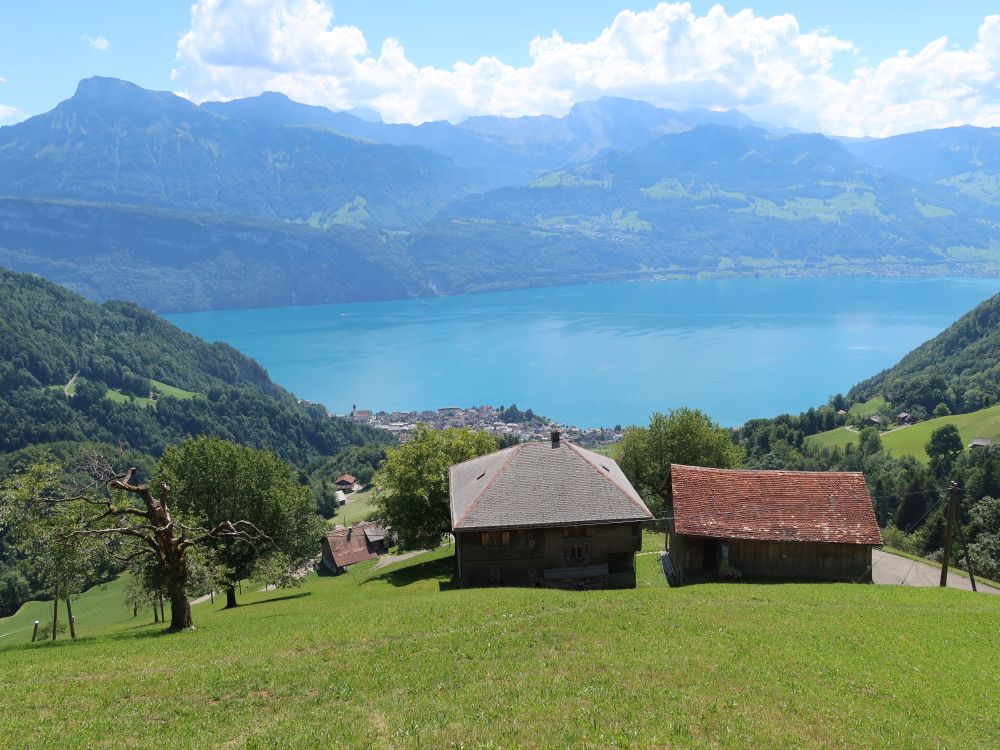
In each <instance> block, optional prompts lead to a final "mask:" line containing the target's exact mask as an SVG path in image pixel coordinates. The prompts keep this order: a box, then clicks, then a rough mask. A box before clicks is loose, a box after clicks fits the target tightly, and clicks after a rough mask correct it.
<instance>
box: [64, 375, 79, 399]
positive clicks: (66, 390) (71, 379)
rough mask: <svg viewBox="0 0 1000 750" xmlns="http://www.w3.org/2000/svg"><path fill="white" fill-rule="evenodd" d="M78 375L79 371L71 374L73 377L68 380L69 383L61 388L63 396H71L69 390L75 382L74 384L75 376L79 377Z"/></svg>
mask: <svg viewBox="0 0 1000 750" xmlns="http://www.w3.org/2000/svg"><path fill="white" fill-rule="evenodd" d="M79 374H80V371H79V370H77V371H76V372H75V373H74V374H73V377H71V378H70V379H69V382H68V383H67V384H66V385H64V386H63V393H65V394H66V395H67V396H70V395H72V394H71V393H70V392H69V389H70V388H72V387H73V383H75V382H76V376H77V375H79Z"/></svg>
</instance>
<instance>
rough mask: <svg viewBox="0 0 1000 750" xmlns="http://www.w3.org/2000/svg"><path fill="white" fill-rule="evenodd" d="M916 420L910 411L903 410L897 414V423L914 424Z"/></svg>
mask: <svg viewBox="0 0 1000 750" xmlns="http://www.w3.org/2000/svg"><path fill="white" fill-rule="evenodd" d="M915 421H916V420H914V419H913V415H912V414H910V413H909V412H908V411H901V412H900V413H899V414H897V415H896V424H913V423H914V422H915Z"/></svg>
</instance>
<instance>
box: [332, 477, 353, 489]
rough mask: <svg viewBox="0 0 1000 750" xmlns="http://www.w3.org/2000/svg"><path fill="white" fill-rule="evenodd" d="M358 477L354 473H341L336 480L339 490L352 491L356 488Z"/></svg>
mask: <svg viewBox="0 0 1000 750" xmlns="http://www.w3.org/2000/svg"><path fill="white" fill-rule="evenodd" d="M357 481H358V480H357V479H356V478H355V477H354V475H352V474H341V475H340V476H339V477H337V479H336V480H335V481H334V484H335V485H336V487H337V489H338V490H341V491H343V492H350V491H351V490H353V489H354V485H355V484H356V483H357Z"/></svg>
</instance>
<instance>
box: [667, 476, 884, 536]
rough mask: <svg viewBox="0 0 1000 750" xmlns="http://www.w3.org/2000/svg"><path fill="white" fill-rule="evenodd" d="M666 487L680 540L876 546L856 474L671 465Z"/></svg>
mask: <svg viewBox="0 0 1000 750" xmlns="http://www.w3.org/2000/svg"><path fill="white" fill-rule="evenodd" d="M670 486H671V491H672V493H673V507H674V528H675V529H676V532H677V533H678V534H683V535H690V536H706V537H712V538H716V539H754V540H760V541H776V542H839V543H845V544H869V545H878V544H882V534H881V532H880V531H879V528H878V523H877V522H876V520H875V512H874V510H873V509H872V501H871V497H870V496H869V494H868V487H867V486H866V485H865V478H864V475H863V474H861V472H833V471H742V470H733V469H708V468H704V467H701V466H683V465H680V464H674V465H673V466H672V467H671V469H670Z"/></svg>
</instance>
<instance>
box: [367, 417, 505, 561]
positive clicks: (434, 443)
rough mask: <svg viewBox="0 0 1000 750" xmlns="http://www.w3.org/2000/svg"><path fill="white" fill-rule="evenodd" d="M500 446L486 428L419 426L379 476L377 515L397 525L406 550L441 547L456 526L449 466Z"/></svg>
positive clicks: (391, 454) (393, 451) (392, 453)
mask: <svg viewBox="0 0 1000 750" xmlns="http://www.w3.org/2000/svg"><path fill="white" fill-rule="evenodd" d="M497 447H498V446H497V441H496V438H494V437H493V436H492V435H489V434H488V433H485V432H473V431H472V430H468V429H466V428H449V429H446V430H434V429H431V428H429V427H427V426H426V425H418V426H417V427H416V429H415V430H414V431H413V433H412V435H411V436H410V439H409V440H408V441H407V442H405V443H403V445H401V446H399V447H398V448H393V449H391V450H389V453H388V456H387V457H386V459H385V461H384V462H383V464H382V468H380V469H379V470H378V472H376V474H375V479H374V482H375V492H376V494H375V513H374V517H375V518H376V519H377V520H378V521H379V522H380V523H383V524H385V525H386V526H388V527H389V528H390V529H392V533H393V534H394V535H395V537H396V539H397V540H398V543H399V546H400V548H402V549H426V548H430V547H434V546H436V545H438V544H439V543H440V542H441V537H442V536H443V535H444V534H447V533H448V531H449V530H450V529H451V514H450V511H449V503H448V469H449V467H450V466H451V465H452V464H457V463H460V462H462V461H467V460H469V459H470V458H475V457H476V456H482V455H485V454H487V453H492V452H494V451H495V450H497Z"/></svg>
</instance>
